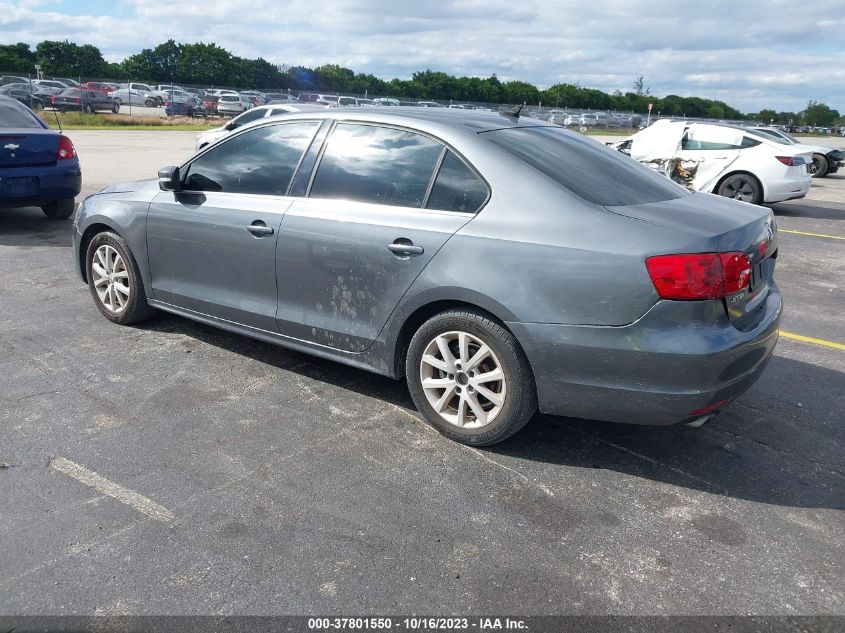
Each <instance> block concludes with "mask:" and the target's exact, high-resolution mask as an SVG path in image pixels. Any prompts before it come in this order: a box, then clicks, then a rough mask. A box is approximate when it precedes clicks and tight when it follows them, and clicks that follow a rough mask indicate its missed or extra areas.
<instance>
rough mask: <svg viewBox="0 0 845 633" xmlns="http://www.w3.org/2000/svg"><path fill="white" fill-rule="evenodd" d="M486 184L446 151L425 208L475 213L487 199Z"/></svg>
mask: <svg viewBox="0 0 845 633" xmlns="http://www.w3.org/2000/svg"><path fill="white" fill-rule="evenodd" d="M487 193H488V192H487V185H486V184H485V183H484V181H483V180H481V178H479V177H478V176H476V175H475V173H474V172H473V171H472V170H471V169H470V168H469V167H467V166H466V165H465V164H464V162H463V161H462V160H461V159H460V158H458V157H457V156H455V155H454V154H453V153H452V152H447V153H446V157H445V158H444V159H443V163H442V164H441V165H440V171H438V172H437V178H435V180H434V187H432V189H431V195H430V196H429V197H428V203H427V204H426V208H427V209H438V210H441V211H458V212H461V213H475V212H476V211H478V209H479V208H480V207H481V205H482V204H484V202H485V201H486V200H487Z"/></svg>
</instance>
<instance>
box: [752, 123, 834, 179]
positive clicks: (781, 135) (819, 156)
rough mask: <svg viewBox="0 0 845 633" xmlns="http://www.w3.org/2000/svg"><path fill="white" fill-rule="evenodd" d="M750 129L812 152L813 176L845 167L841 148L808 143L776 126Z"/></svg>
mask: <svg viewBox="0 0 845 633" xmlns="http://www.w3.org/2000/svg"><path fill="white" fill-rule="evenodd" d="M748 129H749V131H751V132H754V133H755V134H758V135H760V134H761V135H763V136H764V137H765V138H771V139H772V140H773V141H775V142H776V143H780V144H781V145H790V146H792V148H793V149H798V148H801V149H802V150H804V151H806V152H810V153H812V155H813V163H812V164H811V165H810V173H811V174H812V175H813V178H824V177H825V176H830V175H831V174H835V173H836V172H837V171H839V168H840V167H845V152H843V151H842V150H841V149H833V148H832V147H823V146H822V145H807V144H806V143H802V142H801V141H799V140H798V139H796V138H793V137H792V136H790V135H789V134H787V133H786V132H784V131H783V130H781V129H779V128H776V127H752V128H748Z"/></svg>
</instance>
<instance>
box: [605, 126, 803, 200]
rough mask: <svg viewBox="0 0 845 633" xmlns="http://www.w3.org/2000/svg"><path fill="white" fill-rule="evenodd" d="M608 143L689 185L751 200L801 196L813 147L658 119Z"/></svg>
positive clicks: (725, 128) (732, 129)
mask: <svg viewBox="0 0 845 633" xmlns="http://www.w3.org/2000/svg"><path fill="white" fill-rule="evenodd" d="M608 145H610V146H611V147H614V148H616V149H618V150H619V151H620V152H622V153H624V154H628V155H629V156H631V157H632V158H634V159H635V160H638V161H639V162H641V163H643V164H645V165H648V166H649V167H652V168H653V169H655V170H658V171H660V172H662V173H664V174H665V175H666V176H667V177H669V178H671V179H672V180H674V181H675V182H678V183H680V184H682V185H684V186H685V187H687V188H688V189H692V190H694V191H704V192H708V193H715V194H718V195H720V196H725V197H728V198H734V199H736V200H742V201H743V202H751V203H753V204H763V203H766V204H770V203H774V202H783V201H784V200H792V199H794V198H803V197H804V196H805V195H807V191H809V189H810V182H811V180H812V178H811V175H810V170H809V166H810V165H811V164H812V160H813V155H812V152H808V151H806V150H803V149H801V148H799V149H792V148H791V147H790V146H788V145H780V144H778V143H776V142H774V141H773V140H769V139H767V138H766V137H763V136H759V135H756V134H752V133H749V132H748V130H744V129H742V128H738V127H733V126H728V125H715V124H711V123H692V122H689V121H672V120H668V119H661V120H659V121H656V122H655V123H654V124H652V125H651V126H650V127H648V128H646V129H645V130H642V131H641V132H638V133H637V134H635V135H634V136H632V137H631V138H629V139H626V140H624V141H619V142H616V143H608Z"/></svg>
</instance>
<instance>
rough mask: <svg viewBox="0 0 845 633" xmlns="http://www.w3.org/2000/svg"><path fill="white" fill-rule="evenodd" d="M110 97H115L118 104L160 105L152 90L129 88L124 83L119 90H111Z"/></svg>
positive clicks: (150, 106)
mask: <svg viewBox="0 0 845 633" xmlns="http://www.w3.org/2000/svg"><path fill="white" fill-rule="evenodd" d="M109 97H111V98H112V99H114V101H115V102H117V104H118V105H123V104H124V103H125V104H127V105H137V106H146V107H148V108H154V107H156V106H157V105H158V98H157V97H156V96H155V95H153V94H152V93H150V92H143V91H141V90H135V89H133V88H127V87H126V85H125V84H124V85H123V86H121V87H120V88H118V89H117V90H112V91H111V92H109Z"/></svg>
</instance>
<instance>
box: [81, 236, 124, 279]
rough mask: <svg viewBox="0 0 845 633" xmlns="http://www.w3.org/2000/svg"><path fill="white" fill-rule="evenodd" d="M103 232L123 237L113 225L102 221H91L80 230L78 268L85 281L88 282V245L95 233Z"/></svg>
mask: <svg viewBox="0 0 845 633" xmlns="http://www.w3.org/2000/svg"><path fill="white" fill-rule="evenodd" d="M105 232H109V233H116V234H117V235H120V237H124V236H123V235H122V234H121V232H120V231H118V230H117V229H116V228H115V227H114V226H111V225H109V224H106V223H104V222H93V223H91V224H89V225H88V226H86V227H85V230H84V231H83V232H82V237H81V238H80V240H79V269H80V270H81V271H82V277H83V279H84V280H85V283H88V268H87V266H86V265H85V257H86V254H87V253H88V245H89V244H90V243H91V240H93V239H94V238H95V237H96V236H97V235H99V234H100V233H105ZM124 239H126V238H124Z"/></svg>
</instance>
